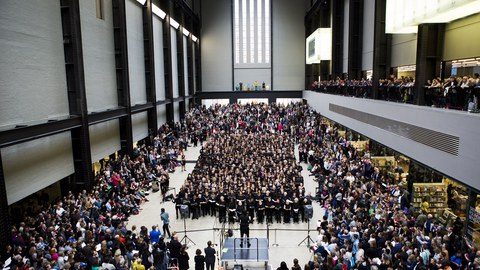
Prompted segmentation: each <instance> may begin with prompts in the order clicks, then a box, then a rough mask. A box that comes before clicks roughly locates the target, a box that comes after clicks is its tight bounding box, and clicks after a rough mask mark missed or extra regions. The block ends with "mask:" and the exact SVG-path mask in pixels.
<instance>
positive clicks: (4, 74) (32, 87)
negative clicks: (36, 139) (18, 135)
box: [0, 0, 69, 127]
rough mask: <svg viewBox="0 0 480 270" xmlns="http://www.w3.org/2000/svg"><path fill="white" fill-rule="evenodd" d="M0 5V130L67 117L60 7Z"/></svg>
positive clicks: (51, 3)
mask: <svg viewBox="0 0 480 270" xmlns="http://www.w3.org/2000/svg"><path fill="white" fill-rule="evenodd" d="M0 6H1V8H0V48H1V50H0V59H1V61H0V93H1V106H0V127H2V126H11V125H15V124H20V123H28V122H33V121H45V122H46V120H47V119H49V118H52V119H55V118H59V117H60V116H66V115H68V114H69V110H68V100H67V89H66V79H65V58H64V53H63V34H62V23H61V18H60V2H59V1H56V0H45V1H35V2H34V3H32V2H30V1H15V0H3V1H2V2H1V4H0Z"/></svg>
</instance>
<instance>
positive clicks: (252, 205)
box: [247, 196, 256, 220]
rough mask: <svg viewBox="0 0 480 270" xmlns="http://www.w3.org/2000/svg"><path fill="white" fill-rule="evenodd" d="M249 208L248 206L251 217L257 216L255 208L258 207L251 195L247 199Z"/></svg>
mask: <svg viewBox="0 0 480 270" xmlns="http://www.w3.org/2000/svg"><path fill="white" fill-rule="evenodd" d="M247 208H248V216H249V217H250V219H251V220H253V218H254V217H255V208H256V203H255V200H254V198H253V196H250V198H249V199H248V201H247Z"/></svg>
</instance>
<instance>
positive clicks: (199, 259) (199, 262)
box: [194, 248, 205, 270]
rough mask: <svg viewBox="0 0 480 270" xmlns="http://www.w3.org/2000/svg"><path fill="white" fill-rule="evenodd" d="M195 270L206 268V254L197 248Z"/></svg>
mask: <svg viewBox="0 0 480 270" xmlns="http://www.w3.org/2000/svg"><path fill="white" fill-rule="evenodd" d="M194 261H195V270H205V256H203V255H202V251H201V250H200V249H199V248H197V250H196V251H195V258H194Z"/></svg>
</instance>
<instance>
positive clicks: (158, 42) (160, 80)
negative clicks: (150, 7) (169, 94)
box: [153, 15, 165, 100]
mask: <svg viewBox="0 0 480 270" xmlns="http://www.w3.org/2000/svg"><path fill="white" fill-rule="evenodd" d="M153 47H154V57H155V59H154V63H155V93H156V96H157V100H165V63H164V61H165V60H164V59H165V58H164V55H163V21H162V20H161V19H160V18H159V17H157V16H155V15H154V16H153Z"/></svg>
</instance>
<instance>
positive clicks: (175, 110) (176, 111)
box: [173, 102, 180, 123]
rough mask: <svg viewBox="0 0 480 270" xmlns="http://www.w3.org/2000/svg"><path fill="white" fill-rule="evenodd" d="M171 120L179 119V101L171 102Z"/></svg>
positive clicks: (177, 120) (176, 120)
mask: <svg viewBox="0 0 480 270" xmlns="http://www.w3.org/2000/svg"><path fill="white" fill-rule="evenodd" d="M173 121H174V122H175V123H177V122H179V121H180V102H175V103H173Z"/></svg>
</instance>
